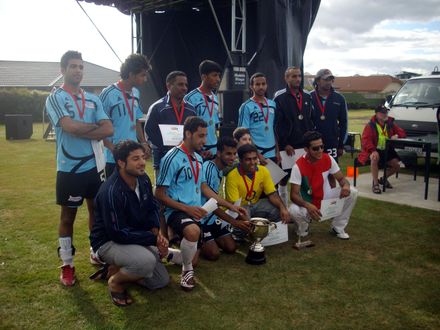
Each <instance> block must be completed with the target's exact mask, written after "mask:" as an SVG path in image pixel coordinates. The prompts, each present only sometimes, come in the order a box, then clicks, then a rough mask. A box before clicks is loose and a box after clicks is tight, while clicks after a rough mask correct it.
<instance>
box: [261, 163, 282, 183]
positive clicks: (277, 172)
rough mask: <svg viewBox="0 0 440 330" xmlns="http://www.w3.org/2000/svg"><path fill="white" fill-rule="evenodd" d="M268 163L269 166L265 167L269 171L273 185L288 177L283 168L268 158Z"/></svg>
mask: <svg viewBox="0 0 440 330" xmlns="http://www.w3.org/2000/svg"><path fill="white" fill-rule="evenodd" d="M266 161H267V164H266V165H264V166H266V168H267V169H268V170H269V172H270V176H271V177H272V181H273V184H277V183H278V182H280V181H281V179H282V178H284V177H285V176H286V175H287V172H284V171H283V170H282V168H281V167H279V166H278V165H277V164H275V163H274V162H273V161H272V160H271V159H269V158H267V159H266Z"/></svg>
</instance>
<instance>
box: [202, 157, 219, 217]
mask: <svg viewBox="0 0 440 330" xmlns="http://www.w3.org/2000/svg"><path fill="white" fill-rule="evenodd" d="M203 176H204V178H205V181H206V184H207V185H208V186H209V188H211V189H212V190H213V191H214V192H215V193H216V194H218V191H219V189H220V184H221V182H222V178H223V171H221V170H219V168H218V167H217V165H215V163H214V162H213V161H212V160H210V161H206V162H204V163H203ZM207 201H208V198H206V197H205V196H204V195H202V205H204V204H205V203H206V202H207ZM216 219H217V216H216V215H215V214H214V213H210V214H208V215H207V216H206V217H204V218H203V219H202V220H201V223H202V224H205V225H211V224H213V223H214V222H215V220H216Z"/></svg>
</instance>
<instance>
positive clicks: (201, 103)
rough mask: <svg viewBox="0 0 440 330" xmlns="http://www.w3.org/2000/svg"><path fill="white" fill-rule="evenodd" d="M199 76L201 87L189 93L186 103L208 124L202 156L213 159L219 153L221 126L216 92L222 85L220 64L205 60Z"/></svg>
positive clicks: (201, 64) (200, 67)
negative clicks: (218, 128) (218, 127)
mask: <svg viewBox="0 0 440 330" xmlns="http://www.w3.org/2000/svg"><path fill="white" fill-rule="evenodd" d="M199 74H200V78H201V79H202V83H201V85H200V87H198V88H196V89H194V90H192V91H191V92H189V93H188V94H187V95H186V96H185V101H187V102H189V103H190V104H191V105H192V106H193V107H194V108H195V109H196V112H197V116H199V117H200V118H202V119H203V120H204V121H206V122H207V123H208V136H207V138H206V144H205V146H204V147H203V150H202V151H201V153H200V154H201V155H202V157H203V159H212V158H213V157H214V156H215V153H216V151H217V150H216V148H217V147H216V146H217V126H218V125H219V124H220V119H219V116H218V113H219V103H218V97H217V95H216V94H215V93H214V91H216V90H217V88H218V86H219V85H220V80H221V74H222V69H221V67H220V65H219V64H218V63H216V62H213V61H210V60H204V61H203V62H202V63H200V65H199Z"/></svg>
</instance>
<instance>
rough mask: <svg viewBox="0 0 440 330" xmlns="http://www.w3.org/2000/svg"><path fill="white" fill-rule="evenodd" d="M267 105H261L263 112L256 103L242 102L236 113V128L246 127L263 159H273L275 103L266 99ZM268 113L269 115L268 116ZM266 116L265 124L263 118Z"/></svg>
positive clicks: (252, 101)
mask: <svg viewBox="0 0 440 330" xmlns="http://www.w3.org/2000/svg"><path fill="white" fill-rule="evenodd" d="M266 101H267V104H268V106H269V108H268V107H267V105H266V104H265V103H263V104H262V108H263V112H262V111H261V109H260V107H259V106H258V104H257V102H255V101H254V100H253V99H249V100H247V101H246V102H244V103H243V104H242V105H241V107H240V110H239V112H238V127H246V128H248V129H249V131H250V132H251V137H252V142H253V143H254V144H255V146H256V147H257V149H258V152H260V153H261V154H262V155H263V156H264V157H266V158H271V157H275V133H274V121H275V109H276V105H275V102H274V101H273V100H271V99H266ZM268 112H269V114H268ZM263 113H264V114H263ZM266 116H268V120H267V124H266V121H265V119H264V118H265V117H266Z"/></svg>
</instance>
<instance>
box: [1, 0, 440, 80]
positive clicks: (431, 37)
mask: <svg viewBox="0 0 440 330" xmlns="http://www.w3.org/2000/svg"><path fill="white" fill-rule="evenodd" d="M80 4H81V5H82V6H83V8H84V9H85V10H86V11H87V13H88V14H89V16H90V17H91V18H92V19H93V21H94V22H95V24H96V25H97V26H98V27H99V29H100V30H101V32H102V33H103V34H104V36H105V37H106V38H107V40H108V41H109V43H110V44H111V45H112V47H113V48H114V49H115V51H116V53H117V54H118V56H119V57H120V58H121V59H122V60H123V59H125V58H126V57H127V56H128V55H129V54H130V53H131V49H132V48H131V19H130V16H128V15H124V14H122V13H120V12H119V11H118V10H117V9H115V8H110V7H105V6H97V5H94V4H90V3H86V2H80ZM0 31H2V32H1V34H0V45H1V47H0V60H25V61H54V62H56V61H59V59H60V57H61V55H62V54H63V53H64V52H65V51H66V50H69V49H73V50H79V51H81V52H82V54H83V58H84V60H86V61H88V62H92V63H95V64H98V65H101V66H104V67H107V68H110V69H114V70H116V71H119V67H120V62H119V60H118V58H117V57H116V56H115V55H114V54H113V52H112V51H111V50H110V48H109V47H108V46H107V44H106V43H105V41H104V40H103V39H102V37H101V36H100V35H99V33H98V32H97V31H96V29H95V28H94V26H93V25H92V23H91V22H90V21H89V19H88V18H87V16H86V15H85V14H84V13H83V11H82V10H81V8H80V7H79V5H78V4H77V3H76V1H74V0H38V1H37V0H20V1H18V0H17V1H16V0H0ZM439 40H440V5H439V3H438V0H418V1H413V0H412V1H409V0H400V1H388V0H381V1H378V0H369V1H353V0H322V1H321V6H320V9H319V12H318V15H317V18H316V20H315V23H314V26H313V28H312V31H311V32H310V35H309V39H308V43H307V48H306V51H305V54H304V71H305V72H309V73H312V74H314V73H316V72H317V71H318V70H319V69H321V68H329V69H330V70H332V71H333V73H334V74H335V75H337V76H346V75H354V74H360V75H371V74H392V75H394V74H396V73H398V72H400V71H403V70H404V71H411V72H417V73H429V72H430V71H432V70H433V68H434V66H436V65H437V66H440V42H439Z"/></svg>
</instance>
